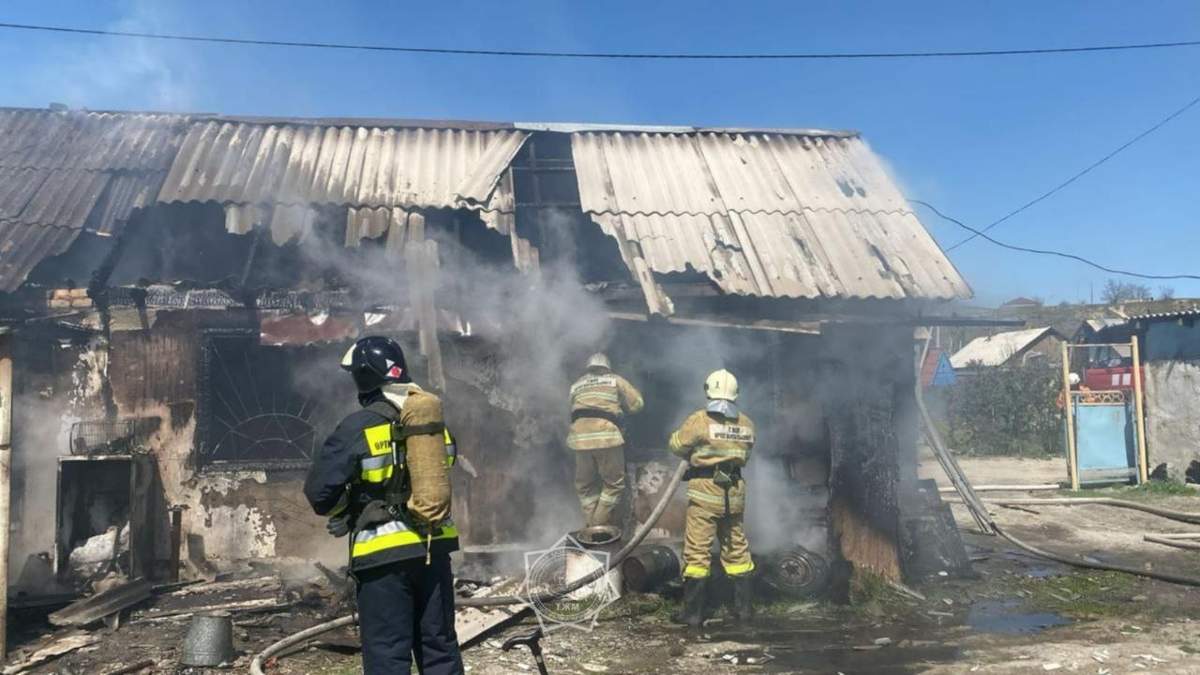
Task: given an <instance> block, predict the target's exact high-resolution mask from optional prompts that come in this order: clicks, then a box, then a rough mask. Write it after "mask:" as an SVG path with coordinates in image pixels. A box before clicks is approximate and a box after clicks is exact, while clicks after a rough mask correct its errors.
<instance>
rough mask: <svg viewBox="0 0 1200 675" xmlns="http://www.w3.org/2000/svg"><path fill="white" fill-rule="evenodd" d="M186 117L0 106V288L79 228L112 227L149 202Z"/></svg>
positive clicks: (60, 247)
mask: <svg viewBox="0 0 1200 675" xmlns="http://www.w3.org/2000/svg"><path fill="white" fill-rule="evenodd" d="M187 119H188V118H187V117H184V116H180V115H159V114H132V113H122V114H118V113H93V112H80V111H51V110H26V109H0V254H3V255H2V260H0V291H12V290H14V289H16V288H17V287H18V286H20V285H21V283H22V282H23V281H24V280H25V277H26V276H28V274H29V272H31V271H32V270H33V268H34V267H35V266H37V264H38V263H40V262H41V261H42V260H44V259H45V258H47V257H49V256H53V255H58V254H60V253H63V252H64V251H66V249H67V247H69V246H70V245H71V242H73V241H74V240H75V238H76V237H78V236H79V233H80V232H82V231H89V232H95V233H98V234H102V235H107V234H113V233H114V232H115V231H116V229H117V228H118V227H119V226H120V225H121V224H122V223H123V222H124V221H125V220H127V219H128V218H129V216H130V214H131V213H132V211H133V210H134V209H136V208H140V207H143V206H146V205H147V204H149V203H150V201H151V200H152V199H153V198H154V196H155V195H156V194H157V192H158V188H159V186H160V185H161V183H162V180H163V178H164V177H165V175H166V170H167V167H168V166H169V164H170V162H171V159H172V158H173V157H174V155H175V150H176V149H177V148H178V146H179V140H180V139H181V138H182V135H183V125H184V124H185V123H186V122H187Z"/></svg>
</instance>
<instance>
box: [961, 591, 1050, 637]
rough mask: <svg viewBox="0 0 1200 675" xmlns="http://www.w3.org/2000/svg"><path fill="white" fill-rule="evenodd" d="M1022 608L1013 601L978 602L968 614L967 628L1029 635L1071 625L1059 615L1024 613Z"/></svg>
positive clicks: (983, 631) (978, 630) (986, 631)
mask: <svg viewBox="0 0 1200 675" xmlns="http://www.w3.org/2000/svg"><path fill="white" fill-rule="evenodd" d="M1020 608H1021V605H1020V603H1018V602H1015V601H1012V600H1004V601H996V600H985V601H981V602H977V603H975V604H973V605H971V609H970V610H969V611H968V612H967V626H969V627H970V628H971V629H972V630H975V631H977V632H980V633H1003V634H1006V635H1029V634H1032V633H1040V632H1041V631H1043V630H1046V629H1047V628H1053V627H1054V626H1064V625H1066V624H1069V623H1071V621H1070V620H1069V619H1067V618H1065V617H1063V616H1060V615H1058V614H1053V613H1051V612H1022V611H1020Z"/></svg>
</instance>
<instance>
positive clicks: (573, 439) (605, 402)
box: [567, 371, 644, 450]
mask: <svg viewBox="0 0 1200 675" xmlns="http://www.w3.org/2000/svg"><path fill="white" fill-rule="evenodd" d="M643 405H644V401H643V400H642V394H641V392H639V391H638V390H637V389H636V388H635V387H634V386H633V385H632V384H629V380H626V379H625V378H623V377H621V376H620V375H617V374H616V373H614V372H611V371H601V372H588V373H585V374H584V376H583V377H581V378H579V379H578V380H576V381H575V384H572V385H571V412H572V414H574V413H575V411H577V410H597V411H600V412H602V413H607V414H609V415H612V416H614V417H617V418H621V417H624V416H625V415H636V414H637V413H639V412H641V410H642V407H643ZM624 444H625V437H624V435H623V434H622V433H621V428H620V427H619V426H617V425H616V424H613V423H612V422H611V421H609V420H607V419H601V418H598V417H583V418H579V419H574V420H573V421H572V422H571V429H570V432H569V433H568V434H567V447H569V448H571V449H572V450H599V449H602V448H616V447H620V446H622V445H624Z"/></svg>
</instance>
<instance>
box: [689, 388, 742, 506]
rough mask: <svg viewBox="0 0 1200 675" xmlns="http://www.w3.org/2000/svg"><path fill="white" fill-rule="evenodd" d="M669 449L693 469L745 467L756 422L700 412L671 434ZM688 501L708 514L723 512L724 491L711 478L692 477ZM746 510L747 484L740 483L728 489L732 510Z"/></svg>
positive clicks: (739, 417)
mask: <svg viewBox="0 0 1200 675" xmlns="http://www.w3.org/2000/svg"><path fill="white" fill-rule="evenodd" d="M669 447H670V449H671V452H672V454H674V455H676V456H678V457H680V458H682V459H685V460H687V462H688V463H689V464H691V465H692V466H694V467H706V466H715V465H717V464H721V463H725V462H728V463H730V464H733V465H735V466H738V467H742V466H745V465H746V462H747V461H749V459H750V449H751V448H752V447H754V423H753V422H752V421H750V418H749V417H747V416H746V415H745V414H741V413H739V414H738V418H737V420H731V419H725V418H723V417H719V416H717V415H712V414H710V413H709V412H708V411H707V410H698V411H696V412H694V413H692V414H691V415H689V416H688V418H687V419H686V420H684V421H683V424H682V425H681V426H680V427H679V429H678V430H676V431H675V433H673V434H671V441H670V443H669ZM688 501H689V502H690V503H692V504H696V505H698V506H700V507H702V508H704V509H705V510H708V511H719V512H724V510H725V489H724V488H722V487H721V486H719V485H717V484H716V483H715V482H713V480H712V479H711V478H693V479H691V480H689V481H688ZM745 508H746V481H745V480H739V481H737V483H736V484H735V485H734V486H733V487H732V488H730V490H729V511H730V512H731V513H743V512H744V511H745Z"/></svg>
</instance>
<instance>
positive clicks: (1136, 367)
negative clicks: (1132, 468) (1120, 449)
mask: <svg viewBox="0 0 1200 675" xmlns="http://www.w3.org/2000/svg"><path fill="white" fill-rule="evenodd" d="M1129 340H1130V351H1132V352H1133V411H1134V414H1135V415H1137V444H1138V484H1142V483H1145V482H1146V481H1148V480H1150V466H1149V462H1150V458H1149V456H1148V455H1147V453H1146V415H1145V411H1144V410H1143V408H1142V407H1143V405H1144V403H1143V402H1142V396H1143V392H1142V357H1141V355H1140V354H1138V337H1137V336H1136V335H1132V336H1130V338H1129Z"/></svg>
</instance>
